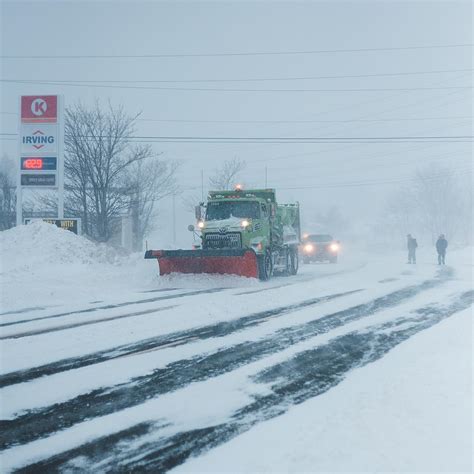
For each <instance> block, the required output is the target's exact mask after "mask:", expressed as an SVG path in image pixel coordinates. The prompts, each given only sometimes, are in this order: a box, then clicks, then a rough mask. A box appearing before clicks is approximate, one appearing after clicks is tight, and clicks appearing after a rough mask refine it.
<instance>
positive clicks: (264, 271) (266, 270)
mask: <svg viewBox="0 0 474 474" xmlns="http://www.w3.org/2000/svg"><path fill="white" fill-rule="evenodd" d="M257 258H258V278H259V279H260V280H261V281H267V280H269V279H270V278H271V277H272V273H273V263H272V257H271V254H270V252H265V254H264V255H259V256H258V257H257Z"/></svg>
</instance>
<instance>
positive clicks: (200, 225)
mask: <svg viewBox="0 0 474 474" xmlns="http://www.w3.org/2000/svg"><path fill="white" fill-rule="evenodd" d="M198 227H199V228H200V229H204V221H199V222H198Z"/></svg>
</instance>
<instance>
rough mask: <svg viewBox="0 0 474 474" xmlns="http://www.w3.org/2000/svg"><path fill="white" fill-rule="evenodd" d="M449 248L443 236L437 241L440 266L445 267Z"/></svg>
mask: <svg viewBox="0 0 474 474" xmlns="http://www.w3.org/2000/svg"><path fill="white" fill-rule="evenodd" d="M447 248H448V241H447V240H446V238H445V237H444V234H441V235H440V236H439V237H438V240H437V241H436V250H437V252H438V265H445V258H446V249H447Z"/></svg>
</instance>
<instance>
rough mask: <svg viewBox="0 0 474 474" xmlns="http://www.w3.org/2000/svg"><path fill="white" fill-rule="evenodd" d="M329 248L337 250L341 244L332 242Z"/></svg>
mask: <svg viewBox="0 0 474 474" xmlns="http://www.w3.org/2000/svg"><path fill="white" fill-rule="evenodd" d="M329 248H330V249H331V250H332V251H333V252H337V251H338V250H339V244H331V245H330V246H329Z"/></svg>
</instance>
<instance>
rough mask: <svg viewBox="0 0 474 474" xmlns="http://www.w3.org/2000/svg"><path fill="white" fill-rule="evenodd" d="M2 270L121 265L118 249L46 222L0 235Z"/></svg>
mask: <svg viewBox="0 0 474 474" xmlns="http://www.w3.org/2000/svg"><path fill="white" fill-rule="evenodd" d="M0 248H1V255H2V258H1V268H2V271H11V270H19V269H25V270H26V269H27V268H29V267H31V266H35V267H37V266H39V265H51V264H53V265H54V264H91V263H118V260H119V258H120V257H119V255H118V252H117V250H116V249H114V248H112V247H110V246H107V245H105V244H95V243H93V242H91V241H89V240H87V239H86V238H84V237H81V236H78V235H76V234H74V233H72V232H70V231H67V230H64V229H60V228H58V227H56V226H55V225H51V224H47V223H46V222H43V221H35V222H33V223H31V224H29V225H22V226H19V227H14V228H13V229H10V230H7V231H4V232H1V233H0Z"/></svg>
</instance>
